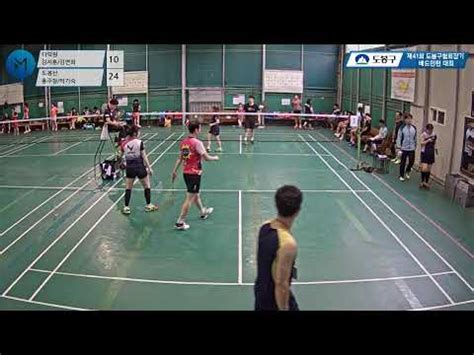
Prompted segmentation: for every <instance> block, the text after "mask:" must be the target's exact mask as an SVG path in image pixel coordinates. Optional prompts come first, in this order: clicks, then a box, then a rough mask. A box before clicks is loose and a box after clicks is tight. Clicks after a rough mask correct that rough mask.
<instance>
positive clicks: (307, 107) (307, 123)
mask: <svg viewBox="0 0 474 355" xmlns="http://www.w3.org/2000/svg"><path fill="white" fill-rule="evenodd" d="M304 113H305V114H309V115H312V114H314V110H313V104H312V101H311V99H308V100H306V103H305V104H304ZM303 122H304V123H303V128H304V129H306V128H308V129H313V126H312V125H311V117H308V116H305V117H304V118H303Z"/></svg>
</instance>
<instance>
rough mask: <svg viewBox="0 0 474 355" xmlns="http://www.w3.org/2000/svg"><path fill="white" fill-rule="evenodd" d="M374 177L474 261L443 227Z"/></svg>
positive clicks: (385, 183)
mask: <svg viewBox="0 0 474 355" xmlns="http://www.w3.org/2000/svg"><path fill="white" fill-rule="evenodd" d="M374 177H375V178H376V179H377V180H379V181H380V182H381V183H382V184H383V185H384V186H385V187H386V188H387V189H389V190H390V191H392V192H393V193H394V194H395V195H397V196H398V197H399V198H400V199H401V200H402V201H403V202H405V203H406V204H407V205H408V206H410V207H411V208H412V209H414V210H415V211H416V212H418V214H419V215H421V216H422V217H424V218H425V219H426V220H427V221H428V222H430V223H431V225H433V226H434V227H435V228H436V229H437V230H439V231H440V232H441V233H443V234H444V235H445V236H446V237H448V238H449V239H451V241H452V242H453V243H454V244H456V245H457V246H458V247H459V248H460V249H461V250H462V251H464V252H465V253H466V254H467V255H468V256H469V257H470V258H471V259H474V254H473V253H471V252H470V251H469V250H467V249H466V247H464V246H463V245H462V244H461V243H460V242H459V241H458V240H456V238H454V237H453V236H452V235H451V234H449V232H447V231H446V230H445V229H444V228H443V227H441V226H440V225H439V224H438V223H436V222H435V221H433V220H432V219H431V218H430V217H429V216H427V215H426V214H425V213H424V212H423V211H421V210H420V209H419V208H418V207H416V206H415V205H414V204H412V203H411V202H410V201H408V200H407V199H406V198H405V197H403V196H402V195H401V194H400V193H399V192H398V191H397V190H395V189H394V188H393V187H392V186H390V185H389V184H388V183H387V182H385V181H384V180H383V179H381V178H380V177H378V176H377V175H374Z"/></svg>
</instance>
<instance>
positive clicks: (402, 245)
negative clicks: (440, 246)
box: [300, 135, 454, 303]
mask: <svg viewBox="0 0 474 355" xmlns="http://www.w3.org/2000/svg"><path fill="white" fill-rule="evenodd" d="M300 138H301V140H303V142H305V143H306V144H307V145H308V147H309V148H310V149H311V150H312V151H313V152H314V153H315V154H316V156H317V157H319V159H321V160H322V161H323V163H324V164H325V165H326V166H327V167H328V168H329V170H331V171H332V172H333V173H334V174H335V175H336V176H337V177H338V179H339V180H340V181H341V182H342V183H343V184H344V185H345V186H346V187H347V188H348V189H350V190H351V191H353V190H352V186H351V185H349V183H348V182H347V181H345V180H344V179H343V178H342V177H341V175H339V173H338V172H337V171H336V170H334V168H333V167H332V166H331V165H330V164H329V163H328V162H327V161H326V159H324V158H323V157H320V156H319V153H318V151H317V150H316V149H314V148H313V147H312V146H311V144H309V143H308V142H307V141H306V140H305V139H304V138H303V136H301V135H300ZM334 159H336V158H334ZM364 186H365V187H366V188H367V189H369V188H368V187H367V185H365V184H364ZM353 195H354V196H355V197H356V198H357V199H358V200H359V201H360V202H361V203H362V205H364V206H365V208H367V210H368V211H369V212H370V213H371V214H372V215H373V216H374V217H375V219H377V220H378V221H379V222H380V224H381V225H382V226H383V227H384V228H385V229H386V230H387V231H388V232H389V233H390V235H391V236H392V237H393V238H395V240H396V241H397V242H398V244H400V246H401V247H402V248H403V249H404V250H405V251H406V252H407V253H408V255H410V257H411V258H412V259H413V261H415V263H416V264H417V265H418V266H419V267H420V268H421V269H422V270H423V271H424V273H425V274H426V275H427V276H428V277H429V278H430V279H431V281H432V282H433V283H434V284H435V286H436V287H437V288H438V289H439V290H440V291H441V293H442V294H443V295H444V296H445V297H446V298H447V299H448V301H449V302H450V303H454V301H453V300H452V298H451V297H450V296H449V294H448V293H447V292H446V291H445V290H444V289H443V288H442V287H441V285H440V284H439V283H438V281H436V280H435V278H434V277H433V276H431V274H430V273H429V272H428V270H427V269H426V268H425V266H424V265H423V264H422V263H421V262H420V260H418V258H417V257H416V256H415V255H414V254H413V253H412V252H411V250H410V249H408V247H407V246H406V245H405V244H404V243H403V242H402V241H401V240H400V239H399V238H398V236H397V235H396V234H395V233H394V232H393V230H392V229H391V228H390V227H389V226H387V224H386V223H385V222H384V221H383V220H382V219H381V218H380V217H379V216H378V215H377V214H376V213H375V212H374V210H373V209H372V208H371V207H370V206H369V205H368V204H367V203H366V202H365V201H364V200H363V199H362V198H361V197H360V196H359V195H358V194H357V193H356V192H354V191H353Z"/></svg>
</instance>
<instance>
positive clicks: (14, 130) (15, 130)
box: [12, 107, 20, 136]
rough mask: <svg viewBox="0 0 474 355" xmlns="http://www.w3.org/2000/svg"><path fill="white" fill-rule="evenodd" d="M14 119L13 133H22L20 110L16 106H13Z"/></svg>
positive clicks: (16, 134)
mask: <svg viewBox="0 0 474 355" xmlns="http://www.w3.org/2000/svg"><path fill="white" fill-rule="evenodd" d="M12 121H13V125H12V126H13V134H14V135H15V136H18V135H20V128H19V127H18V112H16V109H15V107H13V108H12Z"/></svg>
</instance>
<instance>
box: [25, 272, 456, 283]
mask: <svg viewBox="0 0 474 355" xmlns="http://www.w3.org/2000/svg"><path fill="white" fill-rule="evenodd" d="M29 271H33V272H41V273H45V274H50V275H51V274H53V271H51V270H45V269H37V268H31V269H30V270H29ZM54 274H56V275H63V276H74V277H82V278H90V279H104V280H117V281H129V282H141V283H154V284H165V285H167V284H169V285H198V286H253V285H254V283H253V282H207V281H176V280H156V279H143V278H134V277H120V276H103V275H93V274H81V273H74V272H63V271H57V272H54ZM448 274H453V272H452V271H444V272H438V273H434V274H431V275H432V276H440V275H448ZM427 277H428V275H425V274H419V275H408V276H394V277H378V278H369V279H352V280H321V281H302V282H292V283H291V284H292V285H332V284H352V283H366V282H387V281H396V280H407V279H422V278H427Z"/></svg>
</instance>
